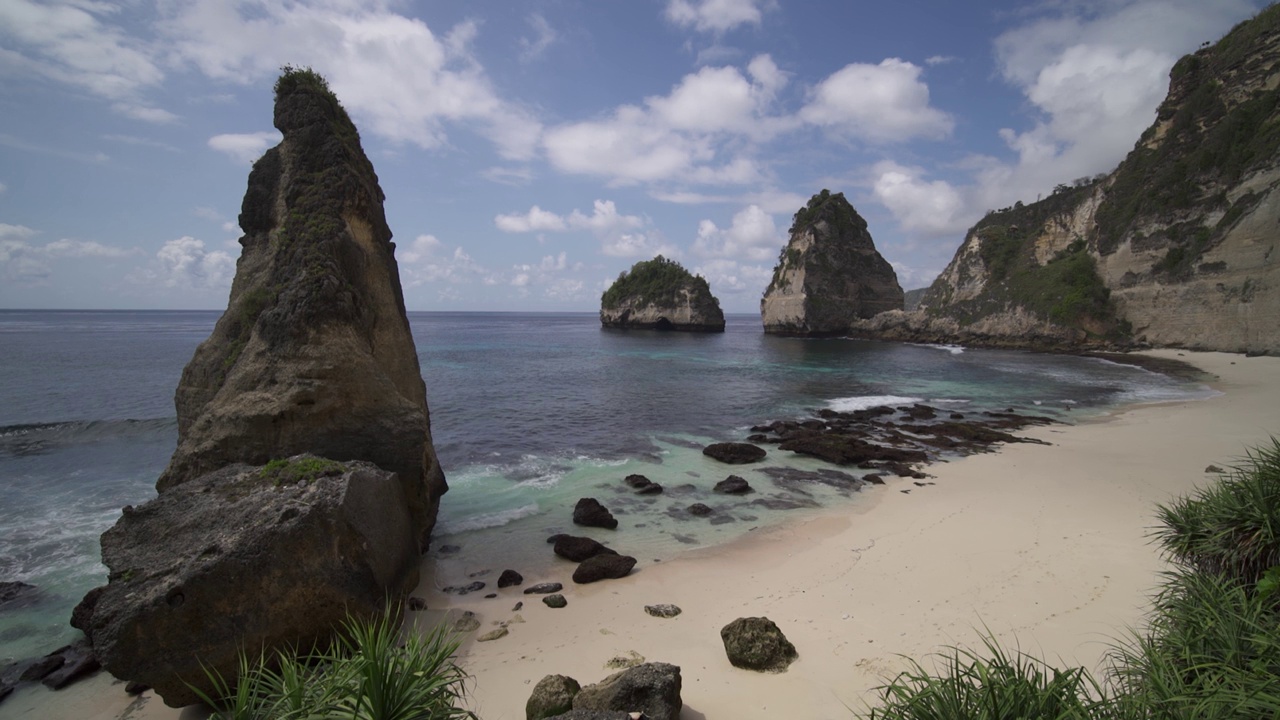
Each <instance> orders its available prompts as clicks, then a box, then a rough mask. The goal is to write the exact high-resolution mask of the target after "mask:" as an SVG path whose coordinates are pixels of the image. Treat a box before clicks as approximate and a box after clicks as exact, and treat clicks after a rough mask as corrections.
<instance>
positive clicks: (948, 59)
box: [924, 55, 958, 67]
mask: <svg viewBox="0 0 1280 720" xmlns="http://www.w3.org/2000/svg"><path fill="white" fill-rule="evenodd" d="M957 59H958V58H957V57H955V56H954V55H930V56H929V57H927V58H925V59H924V64H925V65H928V66H929V67H933V66H934V65H948V64H950V63H953V62H955V61H956V60H957Z"/></svg>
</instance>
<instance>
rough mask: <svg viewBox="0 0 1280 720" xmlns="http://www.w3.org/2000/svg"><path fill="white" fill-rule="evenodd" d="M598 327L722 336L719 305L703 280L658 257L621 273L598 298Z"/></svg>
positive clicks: (721, 314)
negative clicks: (713, 333)
mask: <svg viewBox="0 0 1280 720" xmlns="http://www.w3.org/2000/svg"><path fill="white" fill-rule="evenodd" d="M600 324H601V325H603V326H604V327H608V328H649V329H654V330H686V331H693V332H724V313H723V312H722V311H721V310H720V301H719V300H717V299H716V298H715V296H714V295H712V294H711V288H710V287H709V286H708V285H707V281H706V280H705V279H703V278H702V276H700V275H699V276H695V275H691V274H690V273H689V271H688V270H685V269H684V268H683V267H681V265H680V263H678V262H676V261H674V260H668V259H667V258H664V257H662V256H661V255H659V256H657V257H655V258H654V259H652V260H646V261H643V262H638V263H636V264H635V265H633V266H631V270H630V271H627V272H623V273H622V274H621V275H619V276H618V279H617V280H615V281H614V283H613V285H612V286H610V287H609V289H608V290H606V291H605V293H604V295H603V296H602V297H601V298H600Z"/></svg>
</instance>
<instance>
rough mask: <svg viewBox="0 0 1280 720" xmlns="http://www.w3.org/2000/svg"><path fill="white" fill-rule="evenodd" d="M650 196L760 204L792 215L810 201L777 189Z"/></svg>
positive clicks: (682, 201)
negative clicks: (725, 193) (741, 192)
mask: <svg viewBox="0 0 1280 720" xmlns="http://www.w3.org/2000/svg"><path fill="white" fill-rule="evenodd" d="M649 197H652V198H653V199H654V200H661V201H662V202H669V203H674V204H676V205H706V204H709V203H717V204H720V203H727V204H732V205H758V206H760V209H761V210H764V211H765V212H767V213H786V214H788V215H791V214H793V213H795V211H796V210H797V209H799V208H801V207H804V205H805V204H806V203H808V202H809V198H808V197H807V196H805V195H800V194H799V193H793V192H784V191H781V190H776V189H768V190H761V191H757V192H749V193H743V194H740V195H711V194H707V193H696V192H686V191H678V192H672V191H665V190H654V191H652V192H650V193H649Z"/></svg>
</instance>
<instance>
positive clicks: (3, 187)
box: [0, 183, 9, 193]
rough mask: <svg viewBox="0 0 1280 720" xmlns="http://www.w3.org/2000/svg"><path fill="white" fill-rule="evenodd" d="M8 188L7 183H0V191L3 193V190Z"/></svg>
mask: <svg viewBox="0 0 1280 720" xmlns="http://www.w3.org/2000/svg"><path fill="white" fill-rule="evenodd" d="M8 189H9V186H8V185H5V184H4V183H0V193H4V191H5V190H8Z"/></svg>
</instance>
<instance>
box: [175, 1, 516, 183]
mask: <svg viewBox="0 0 1280 720" xmlns="http://www.w3.org/2000/svg"><path fill="white" fill-rule="evenodd" d="M170 8H171V13H170V16H169V17H168V18H167V19H166V22H165V23H164V24H163V28H164V33H165V36H166V38H167V39H168V40H169V41H170V42H171V43H172V45H173V49H174V54H175V55H176V57H177V58H178V59H180V60H184V61H186V62H188V63H191V64H193V65H195V66H196V67H198V68H199V69H200V70H201V71H202V72H204V73H205V74H206V75H208V76H209V77H211V78H213V79H215V80H227V81H232V82H249V81H254V80H256V79H258V78H262V77H269V76H271V75H273V74H275V73H276V72H277V70H278V68H279V67H280V66H282V65H284V64H286V63H292V64H294V65H305V66H310V67H312V68H314V69H315V70H316V71H317V72H319V73H321V74H323V75H324V76H325V77H326V78H327V79H328V81H329V85H330V86H331V87H332V88H333V91H334V92H335V93H336V94H337V95H338V97H339V98H341V100H342V103H343V105H344V106H345V107H346V108H347V110H348V111H349V112H351V114H352V115H353V116H354V117H355V118H356V119H357V120H358V121H360V126H361V129H362V130H363V131H365V132H372V133H375V134H377V135H379V136H381V137H384V138H387V139H389V140H392V141H395V142H406V143H411V144H413V145H417V146H419V147H422V148H428V149H430V148H436V147H440V146H441V145H443V144H445V143H446V142H447V141H448V136H447V133H446V125H450V124H451V125H455V126H458V127H464V128H467V129H474V130H476V131H478V132H480V133H482V134H483V135H484V136H486V137H488V138H489V139H490V140H491V141H492V142H493V143H494V144H495V145H496V147H497V150H498V152H499V153H500V154H501V155H503V156H504V157H506V158H509V159H517V160H522V159H528V158H530V157H531V156H532V155H533V152H534V149H535V148H536V146H537V140H538V137H539V134H540V133H541V125H540V123H539V122H538V121H537V119H536V118H535V117H534V116H533V115H532V113H531V112H529V111H527V110H525V109H524V108H522V107H520V106H518V105H516V104H514V103H512V102H510V101H507V100H505V99H503V98H502V97H501V96H500V95H499V93H498V91H497V90H496V89H495V88H494V87H493V84H492V82H491V81H490V80H489V77H488V75H487V74H486V73H485V71H484V68H483V67H482V66H481V64H480V62H479V61H478V60H477V59H476V58H475V56H474V55H473V53H472V51H471V45H472V41H473V40H474V38H475V37H476V35H477V33H478V27H477V25H476V24H475V23H474V22H471V21H467V22H463V23H460V24H459V25H457V26H455V27H453V28H452V29H451V30H450V31H449V32H447V33H446V34H444V35H443V36H441V35H439V34H437V33H436V32H434V31H433V30H432V29H431V28H429V27H428V26H427V24H426V23H424V22H422V21H421V20H418V19H414V18H409V17H405V16H403V15H400V14H397V13H394V12H391V11H390V10H388V9H387V7H386V5H385V4H384V3H375V4H369V3H360V2H355V1H354V0H328V1H326V2H291V3H252V4H240V3H228V2H225V0H189V1H188V2H184V3H181V4H177V5H173V6H170Z"/></svg>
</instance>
